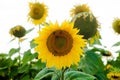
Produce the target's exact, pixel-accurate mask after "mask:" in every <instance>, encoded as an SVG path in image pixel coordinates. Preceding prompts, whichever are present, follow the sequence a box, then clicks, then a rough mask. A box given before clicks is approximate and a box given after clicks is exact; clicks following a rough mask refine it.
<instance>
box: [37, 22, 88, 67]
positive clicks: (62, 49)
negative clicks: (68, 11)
mask: <svg viewBox="0 0 120 80" xmlns="http://www.w3.org/2000/svg"><path fill="white" fill-rule="evenodd" d="M73 26H74V24H73V23H69V21H64V22H63V23H62V24H61V25H59V24H58V23H57V22H56V23H55V24H53V23H52V22H50V24H49V25H46V26H45V27H44V28H42V30H41V31H39V34H40V35H39V36H38V37H37V38H35V43H36V44H38V45H37V47H36V48H35V51H37V52H38V53H39V56H38V58H39V59H41V60H42V62H46V66H47V67H56V68H57V69H61V68H65V67H70V66H71V65H72V64H76V65H77V64H78V62H79V61H80V56H82V55H83V48H84V47H85V45H86V40H85V39H82V37H83V36H82V35H78V34H77V33H78V32H79V30H77V29H76V28H74V29H73Z"/></svg>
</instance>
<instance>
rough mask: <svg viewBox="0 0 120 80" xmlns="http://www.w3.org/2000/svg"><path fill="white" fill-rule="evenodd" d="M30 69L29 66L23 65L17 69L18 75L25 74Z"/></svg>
mask: <svg viewBox="0 0 120 80" xmlns="http://www.w3.org/2000/svg"><path fill="white" fill-rule="evenodd" d="M29 69H30V65H29V64H26V65H23V66H21V67H20V68H19V69H18V72H19V73H24V72H25V73H27V72H28V71H29Z"/></svg>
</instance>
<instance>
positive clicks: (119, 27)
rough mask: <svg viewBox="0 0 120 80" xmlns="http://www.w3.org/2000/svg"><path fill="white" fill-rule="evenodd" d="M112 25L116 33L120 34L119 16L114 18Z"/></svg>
mask: <svg viewBox="0 0 120 80" xmlns="http://www.w3.org/2000/svg"><path fill="white" fill-rule="evenodd" d="M112 27H113V30H114V31H115V32H116V33H118V34H120V19H119V18H115V19H114V21H113V23H112Z"/></svg>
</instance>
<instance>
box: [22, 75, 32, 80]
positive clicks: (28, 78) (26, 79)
mask: <svg viewBox="0 0 120 80" xmlns="http://www.w3.org/2000/svg"><path fill="white" fill-rule="evenodd" d="M20 80H31V79H30V76H29V75H25V76H23V77H22V78H21V79H20Z"/></svg>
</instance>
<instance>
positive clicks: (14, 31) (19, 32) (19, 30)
mask: <svg viewBox="0 0 120 80" xmlns="http://www.w3.org/2000/svg"><path fill="white" fill-rule="evenodd" d="M9 33H10V35H12V36H14V37H17V38H21V37H23V36H25V33H26V29H25V28H24V27H23V26H21V25H16V26H14V27H13V28H11V29H10V32H9Z"/></svg>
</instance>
